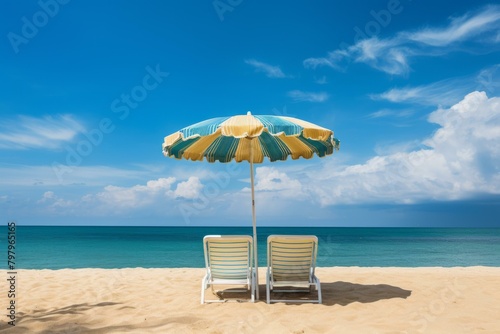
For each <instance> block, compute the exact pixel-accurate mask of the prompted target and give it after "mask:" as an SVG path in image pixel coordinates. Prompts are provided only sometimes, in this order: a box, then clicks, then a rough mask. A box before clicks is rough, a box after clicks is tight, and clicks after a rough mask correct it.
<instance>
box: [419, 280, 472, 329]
mask: <svg viewBox="0 0 500 334" xmlns="http://www.w3.org/2000/svg"><path fill="white" fill-rule="evenodd" d="M464 289H465V286H463V285H461V284H459V283H458V279H457V278H455V280H453V281H448V282H447V284H446V286H444V287H443V288H442V289H441V290H440V291H439V292H438V293H437V294H436V296H435V298H434V299H433V300H431V301H430V302H429V304H428V305H427V306H426V307H422V308H420V309H419V310H418V311H417V312H414V313H412V314H411V321H410V325H411V326H412V327H413V328H415V330H416V332H417V333H426V332H427V329H428V327H429V324H431V323H432V322H434V321H435V320H436V319H437V318H438V317H439V316H440V315H442V314H443V313H444V312H445V310H446V308H447V307H448V306H449V305H450V304H453V303H456V302H457V300H459V299H460V298H462V291H463V290H464Z"/></svg>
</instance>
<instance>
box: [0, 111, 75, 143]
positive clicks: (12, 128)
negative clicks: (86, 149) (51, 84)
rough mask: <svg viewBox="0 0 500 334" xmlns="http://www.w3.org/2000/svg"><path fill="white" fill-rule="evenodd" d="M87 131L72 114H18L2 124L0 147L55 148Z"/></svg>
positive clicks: (0, 128) (0, 126) (0, 127)
mask: <svg viewBox="0 0 500 334" xmlns="http://www.w3.org/2000/svg"><path fill="white" fill-rule="evenodd" d="M83 131H85V128H84V127H83V125H82V124H81V123H80V122H78V121H77V120H76V119H75V118H74V117H73V116H71V115H57V116H44V117H40V118H36V117H31V116H17V117H16V118H11V119H4V120H2V123H1V125H0V149H12V150H25V149H54V148H58V147H60V146H61V145H62V144H63V143H65V142H68V141H71V140H72V139H73V138H74V137H75V136H76V135H77V134H78V133H81V132H83Z"/></svg>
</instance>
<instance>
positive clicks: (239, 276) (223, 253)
mask: <svg viewBox="0 0 500 334" xmlns="http://www.w3.org/2000/svg"><path fill="white" fill-rule="evenodd" d="M203 250H204V253H205V267H206V274H205V276H204V277H203V280H202V283H201V303H202V304H204V303H205V302H207V303H211V302H225V301H227V300H226V299H218V300H205V290H206V289H207V288H208V287H209V286H211V287H212V292H213V293H214V294H215V291H214V285H246V289H228V290H224V292H246V291H248V290H249V291H250V295H251V298H250V300H251V301H252V303H253V302H255V270H254V268H253V238H252V237H251V236H248V235H227V236H222V235H207V236H205V237H204V238H203Z"/></svg>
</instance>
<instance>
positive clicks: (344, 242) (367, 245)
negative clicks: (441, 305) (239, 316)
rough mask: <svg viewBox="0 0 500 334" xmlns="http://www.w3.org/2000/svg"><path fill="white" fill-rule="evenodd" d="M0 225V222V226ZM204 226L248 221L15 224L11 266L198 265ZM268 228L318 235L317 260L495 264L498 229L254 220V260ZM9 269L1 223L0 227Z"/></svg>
mask: <svg viewBox="0 0 500 334" xmlns="http://www.w3.org/2000/svg"><path fill="white" fill-rule="evenodd" d="M0 231H1V230H0ZM207 234H247V235H251V234H252V229H251V228H250V227H248V228H247V227H91V226H86V227H66V226H64V227H63V226H51V227H45V226H17V230H16V245H15V246H16V268H18V269H21V268H24V269H44V268H45V269H60V268H134V267H144V268H179V267H203V266H204V262H203V261H204V260H203V247H202V239H203V236H205V235H207ZM270 234H313V235H316V236H317V237H318V238H319V251H318V266H323V267H324V266H363V267H365V266H381V267H392V266H395V267H423V266H425V267H428V266H443V267H453V266H476V265H481V266H496V267H500V229H461V228H336V227H332V228H323V227H311V228H299V227H296V228H282V227H280V228H275V227H260V228H258V241H259V242H258V244H259V248H258V250H259V265H260V266H265V265H266V239H267V236H268V235H270ZM0 241H1V244H2V245H4V246H5V247H2V248H4V250H5V251H2V253H4V254H5V255H4V256H5V261H4V262H5V265H4V266H2V267H3V268H2V269H7V246H6V245H7V227H5V233H1V234H0Z"/></svg>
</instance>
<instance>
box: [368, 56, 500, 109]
mask: <svg viewBox="0 0 500 334" xmlns="http://www.w3.org/2000/svg"><path fill="white" fill-rule="evenodd" d="M499 77H500V65H494V66H491V67H488V68H485V69H483V70H481V71H480V72H479V73H478V74H477V75H473V76H465V77H458V78H451V79H446V80H440V81H437V82H433V83H430V84H427V85H420V86H415V87H404V88H392V89H389V90H387V91H385V92H383V93H381V94H372V95H370V97H371V98H372V99H374V100H386V101H389V102H393V103H415V104H420V105H428V106H451V105H453V104H455V103H457V102H458V101H460V100H461V99H462V97H463V96H464V95H466V94H467V92H470V91H472V90H475V89H479V90H486V91H488V92H490V93H497V92H498V88H500V85H499V84H498V78H499Z"/></svg>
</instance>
